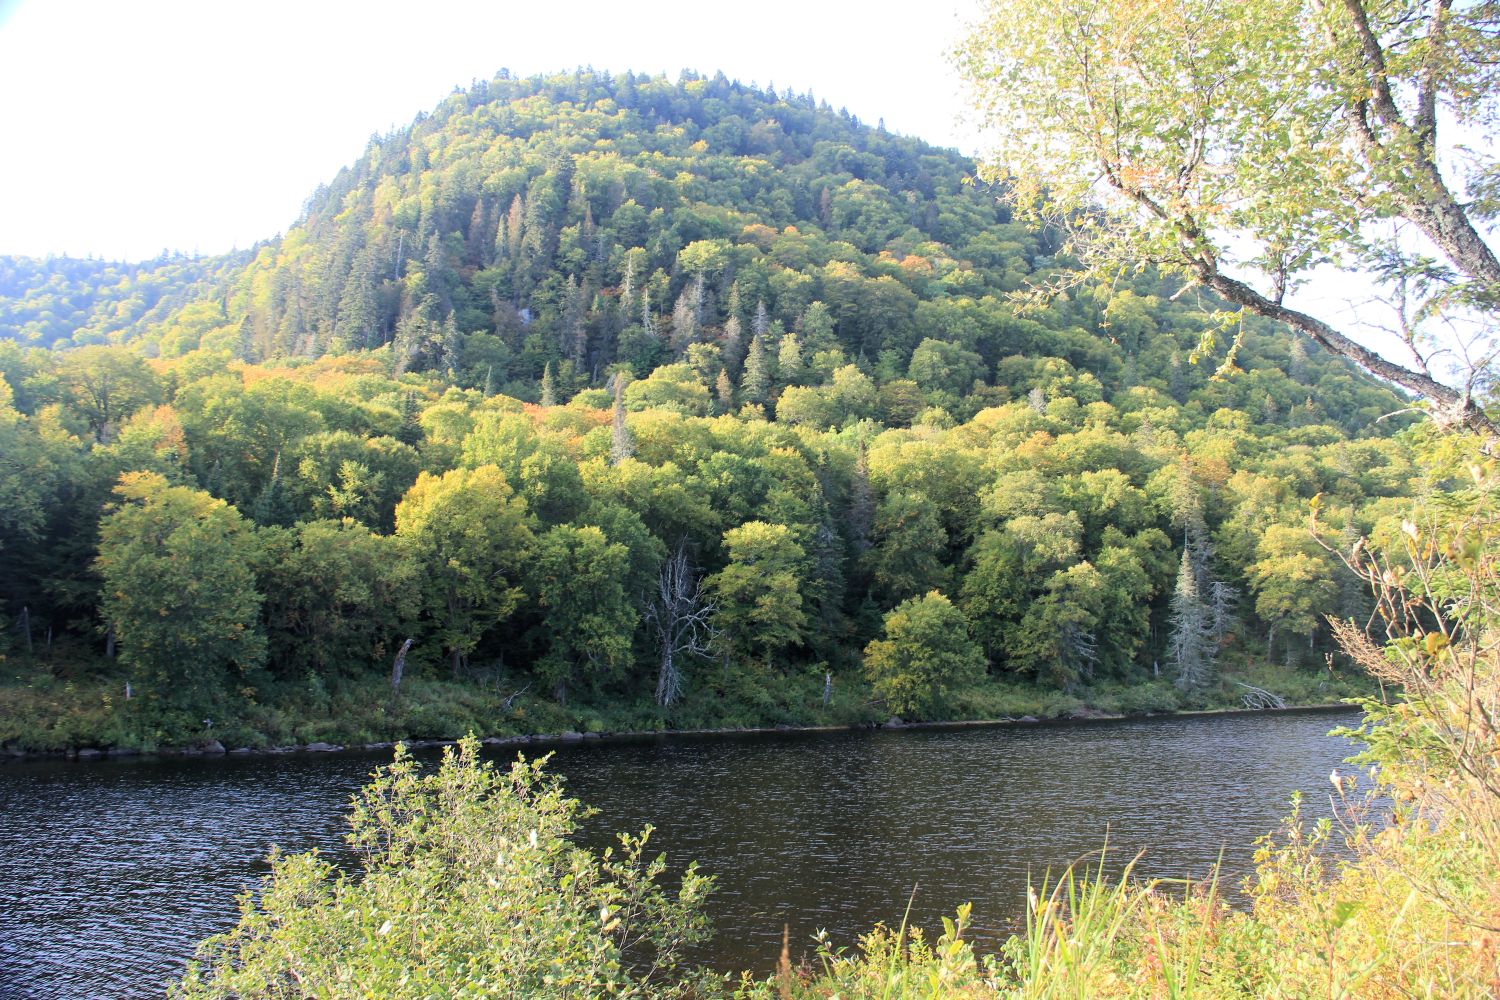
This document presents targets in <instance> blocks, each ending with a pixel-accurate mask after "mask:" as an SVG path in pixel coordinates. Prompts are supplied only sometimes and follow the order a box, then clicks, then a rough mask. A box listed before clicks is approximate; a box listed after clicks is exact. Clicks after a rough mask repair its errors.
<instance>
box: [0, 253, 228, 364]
mask: <svg viewBox="0 0 1500 1000" xmlns="http://www.w3.org/2000/svg"><path fill="white" fill-rule="evenodd" d="M248 260H249V255H248V254H243V253H241V254H229V255H226V256H223V257H184V256H181V255H177V254H168V253H163V254H162V255H161V256H160V257H158V258H156V259H155V260H149V261H146V262H144V263H140V264H120V263H113V262H110V261H101V260H79V259H76V258H70V257H49V258H37V257H5V256H0V339H9V340H15V341H19V342H20V343H23V344H34V345H36V346H38V347H59V348H60V347H77V346H81V345H84V344H104V343H109V342H111V341H118V340H122V339H132V338H133V337H134V336H135V333H136V331H138V330H140V329H141V328H142V327H145V326H150V325H156V324H160V323H161V322H162V321H163V320H164V319H166V318H167V317H168V316H171V315H173V314H174V313H177V312H178V311H179V310H182V309H183V307H184V306H186V305H188V304H189V303H193V302H196V301H198V300H200V299H203V298H209V297H212V295H213V290H214V287H215V283H216V281H220V280H222V279H223V278H224V277H226V276H227V275H228V274H230V273H232V272H233V271H234V270H235V269H236V268H239V267H243V266H244V264H245V263H246V261H248ZM198 311H199V312H201V311H202V307H201V306H200V307H199V310H198ZM215 314H216V315H218V314H220V313H215ZM187 315H191V313H188V314H187ZM183 319H184V320H185V319H186V316H184V318H183ZM180 322H181V320H180ZM160 339H161V337H160V335H158V337H157V340H158V341H159V340H160ZM167 341H168V345H167V346H168V350H177V348H176V347H175V345H174V343H173V341H172V339H171V338H170V337H169V338H167ZM184 349H185V348H184Z"/></svg>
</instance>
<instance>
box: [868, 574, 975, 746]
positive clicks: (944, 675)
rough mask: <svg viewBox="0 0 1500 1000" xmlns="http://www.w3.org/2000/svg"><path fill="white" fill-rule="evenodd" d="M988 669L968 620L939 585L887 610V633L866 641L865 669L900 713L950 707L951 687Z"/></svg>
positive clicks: (928, 714) (926, 715)
mask: <svg viewBox="0 0 1500 1000" xmlns="http://www.w3.org/2000/svg"><path fill="white" fill-rule="evenodd" d="M983 671H984V655H983V653H981V652H980V649H979V645H978V644H977V643H975V642H974V640H972V639H970V638H969V622H968V620H967V619H966V618H965V617H964V614H963V612H962V611H960V610H959V609H958V608H956V607H954V606H953V602H951V601H949V600H948V598H946V597H944V596H943V595H942V594H940V593H938V592H937V591H935V590H934V591H932V592H931V593H928V594H926V595H924V596H922V597H913V598H911V599H910V600H907V601H903V602H902V603H901V604H899V605H897V606H896V608H895V610H893V611H891V612H890V613H889V614H887V615H886V616H885V638H884V639H877V640H875V641H874V642H872V643H870V644H869V645H868V646H866V647H865V672H866V673H867V674H868V675H869V676H870V681H871V683H872V684H874V686H875V691H876V693H878V694H879V695H880V696H881V697H883V698H884V699H885V701H886V706H887V707H888V708H889V709H890V710H891V712H892V713H894V714H897V715H902V716H907V715H909V716H912V717H914V718H919V719H930V718H933V717H934V716H936V715H938V714H939V713H941V712H942V711H943V710H944V709H945V708H946V707H947V704H948V694H949V689H950V688H953V687H956V686H959V685H962V684H968V683H973V682H974V681H975V680H977V679H978V678H979V677H980V676H981V675H982V673H983Z"/></svg>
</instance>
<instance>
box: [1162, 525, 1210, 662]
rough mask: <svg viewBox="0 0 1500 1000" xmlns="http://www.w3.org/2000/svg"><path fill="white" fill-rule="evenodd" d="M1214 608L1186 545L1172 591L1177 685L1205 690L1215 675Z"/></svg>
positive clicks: (1173, 647)
mask: <svg viewBox="0 0 1500 1000" xmlns="http://www.w3.org/2000/svg"><path fill="white" fill-rule="evenodd" d="M1209 619H1210V612H1209V609H1208V608H1206V607H1205V606H1204V604H1203V601H1202V598H1201V596H1200V592H1199V590H1198V576H1197V573H1196V571H1195V569H1194V566H1193V559H1192V556H1191V554H1190V553H1189V552H1188V549H1187V548H1186V547H1184V548H1183V550H1182V561H1181V564H1180V565H1179V567H1178V571H1177V586H1176V588H1175V589H1174V590H1173V591H1172V605H1171V624H1172V635H1171V652H1170V660H1171V662H1172V664H1173V665H1174V666H1175V667H1176V668H1177V686H1178V687H1179V688H1180V689H1182V690H1183V691H1187V692H1194V691H1201V690H1202V689H1203V688H1205V687H1207V686H1208V684H1209V683H1210V682H1212V680H1213V678H1214V663H1213V650H1212V647H1211V645H1210V644H1211V641H1212V634H1211V623H1210V620H1209Z"/></svg>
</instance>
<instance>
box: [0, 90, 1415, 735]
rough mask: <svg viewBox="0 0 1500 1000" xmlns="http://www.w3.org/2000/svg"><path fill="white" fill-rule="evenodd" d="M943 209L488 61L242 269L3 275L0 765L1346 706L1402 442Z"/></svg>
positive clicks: (1350, 407)
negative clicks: (267, 749)
mask: <svg viewBox="0 0 1500 1000" xmlns="http://www.w3.org/2000/svg"><path fill="white" fill-rule="evenodd" d="M973 176H974V164H972V163H971V162H969V161H967V160H966V159H964V158H963V157H961V156H959V155H958V154H956V153H954V152H952V151H948V150H942V149H936V148H933V147H930V146H928V145H926V144H924V143H922V142H920V141H919V140H916V139H912V138H908V137H903V136H899V135H894V134H891V133H889V132H887V131H886V130H885V129H884V128H883V127H880V126H873V127H872V126H870V125H867V124H864V123H861V122H860V121H858V120H857V119H854V118H852V117H851V116H849V115H848V114H846V113H842V112H837V111H834V110H832V109H830V108H828V107H827V106H826V105H820V104H818V103H817V102H815V101H813V100H812V99H811V98H810V97H805V96H801V95H796V94H781V95H778V94H776V93H774V92H769V91H761V90H756V89H752V88H749V87H745V86H742V85H740V84H738V83H734V82H731V81H729V80H726V79H725V78H724V77H722V76H718V77H714V78H712V79H709V78H702V77H697V76H693V75H691V74H689V75H684V76H683V77H682V78H681V79H679V80H677V81H675V82H673V81H670V80H667V79H665V78H662V77H641V76H634V75H631V74H626V75H623V76H617V77H610V76H607V75H604V74H596V73H592V72H582V71H580V72H576V73H570V74H562V75H556V76H546V77H536V78H530V79H524V80H523V79H516V78H513V77H511V76H510V75H509V74H506V73H503V72H502V73H501V74H500V75H499V76H498V77H497V78H495V79H493V80H491V81H488V82H482V83H479V84H476V85H475V86H473V87H471V88H470V89H469V90H468V91H456V92H455V93H453V94H452V95H450V96H449V97H448V98H447V99H446V100H445V101H443V102H442V103H441V104H440V105H439V106H438V107H437V108H436V109H434V110H433V112H432V113H430V114H427V115H423V116H419V118H418V119H417V120H416V121H415V122H413V123H412V125H410V126H409V127H408V128H406V129H403V130H400V131H398V132H396V133H393V134H391V135H387V136H377V137H375V138H373V139H372V140H371V142H370V144H369V146H368V148H367V150H366V152H365V154H364V155H363V157H361V158H360V159H359V161H358V162H357V163H355V164H354V165H353V166H352V167H350V168H348V169H346V170H344V171H342V172H340V174H339V175H338V176H337V177H336V178H334V179H333V181H332V182H331V183H330V184H329V185H327V186H326V187H323V188H320V189H319V190H318V191H317V192H316V193H315V194H314V195H313V197H312V198H311V199H309V201H308V203H307V207H306V211H305V214H304V216H303V218H302V219H301V220H299V222H298V223H297V224H296V225H295V226H294V227H293V228H292V229H291V230H290V231H288V232H287V233H286V234H285V236H283V237H280V238H278V239H275V240H272V241H269V242H267V243H264V244H262V245H260V246H259V247H256V248H254V249H253V250H251V251H249V252H247V253H246V254H245V255H243V256H241V257H236V258H204V259H198V260H187V259H170V258H163V259H162V260H158V261H155V262H151V263H149V264H145V265H114V264H103V263H99V262H92V261H89V262H85V261H74V260H49V261H35V260H26V259H17V258H9V259H0V276H3V285H0V291H3V294H4V298H3V299H0V336H4V337H5V338H8V339H4V340H0V376H3V378H0V559H3V560H4V571H3V573H0V611H3V615H4V622H3V629H0V636H3V638H0V644H3V645H0V653H3V654H4V656H5V657H6V658H5V661H4V664H3V667H4V671H5V680H4V685H3V686H0V699H3V700H4V701H5V703H7V705H8V706H9V709H8V711H6V712H4V713H0V719H3V721H0V743H9V744H10V745H13V746H28V747H54V748H61V747H67V746H77V745H112V744H113V745H128V746H153V745H159V744H172V743H184V742H188V741H191V740H193V739H199V738H206V737H209V736H216V735H222V736H223V737H224V739H225V742H226V743H228V742H231V741H232V742H235V743H252V744H253V743H266V742H275V741H288V740H297V741H302V742H307V741H310V740H314V739H337V740H347V739H358V738H367V739H379V738H389V737H392V736H400V735H418V736H452V735H457V734H459V733H461V732H463V731H464V730H466V729H476V730H479V731H482V732H498V731H503V730H522V731H525V730H528V729H530V730H535V729H538V728H548V727H551V728H553V729H562V728H579V729H594V730H598V729H605V728H626V727H631V728H662V727H667V726H690V725H723V724H741V725H743V724H773V723H783V722H808V721H858V720H874V719H883V718H886V717H888V716H890V715H892V714H899V715H904V716H905V717H907V718H943V717H955V716H960V715H967V716H977V715H998V714H1006V713H1014V714H1021V713H1023V712H1036V713H1038V714H1040V713H1042V712H1051V713H1061V712H1068V711H1078V710H1081V709H1083V708H1084V707H1085V706H1094V707H1098V708H1104V709H1107V710H1114V711H1148V710H1169V709H1174V708H1180V707H1188V706H1203V705H1211V704H1224V703H1233V702H1238V701H1239V699H1240V697H1241V695H1243V694H1244V691H1245V689H1244V687H1243V686H1242V685H1243V684H1245V683H1249V684H1253V685H1255V686H1257V687H1259V688H1265V689H1269V690H1270V691H1271V693H1273V694H1275V693H1280V694H1282V695H1285V696H1287V697H1290V698H1293V699H1296V700H1303V701H1308V700H1330V699H1331V698H1332V697H1334V696H1335V695H1336V694H1337V693H1339V692H1341V691H1342V690H1343V687H1342V685H1343V684H1344V683H1345V681H1344V680H1343V679H1341V678H1340V677H1339V676H1338V674H1339V669H1340V662H1339V660H1338V659H1337V658H1333V659H1330V658H1329V656H1328V655H1327V654H1328V653H1330V652H1331V651H1332V649H1333V648H1334V647H1333V644H1332V643H1331V641H1330V637H1329V636H1328V635H1327V626H1326V624H1324V623H1323V618H1322V616H1323V615H1324V614H1326V613H1333V614H1336V615H1339V616H1342V617H1350V616H1354V617H1358V616H1361V615H1365V614H1367V613H1368V611H1369V600H1370V598H1369V597H1368V595H1367V590H1366V588H1364V587H1363V586H1362V585H1361V583H1360V581H1358V580H1357V579H1356V578H1355V577H1354V576H1353V574H1351V573H1349V572H1347V570H1345V569H1344V567H1343V566H1342V565H1341V564H1340V562H1339V560H1338V558H1337V557H1336V556H1335V555H1334V554H1333V553H1332V552H1330V551H1329V549H1327V548H1325V547H1324V545H1323V544H1320V539H1319V537H1317V536H1315V535H1314V534H1313V533H1312V532H1310V531H1309V530H1308V520H1309V513H1310V509H1311V508H1315V509H1316V511H1317V516H1318V519H1319V524H1320V527H1321V531H1322V532H1323V538H1324V539H1325V540H1327V541H1328V542H1329V543H1330V544H1332V545H1334V546H1337V545H1338V544H1339V543H1340V541H1341V540H1342V541H1343V542H1345V543H1349V542H1352V541H1353V540H1354V539H1356V538H1358V537H1360V536H1362V535H1371V536H1373V537H1380V536H1381V535H1382V534H1385V535H1390V534H1391V533H1392V532H1394V531H1396V530H1399V529H1398V528H1396V527H1394V525H1397V524H1399V511H1400V510H1401V509H1402V507H1403V506H1404V503H1405V501H1404V500H1403V499H1402V498H1405V497H1407V496H1409V495H1411V494H1412V492H1413V490H1414V489H1415V488H1416V485H1417V480H1418V479H1419V478H1420V474H1419V472H1418V471H1417V467H1416V466H1415V464H1414V463H1413V459H1412V448H1413V444H1414V438H1415V437H1416V436H1417V435H1419V434H1420V433H1422V432H1421V431H1419V430H1412V429H1405V428H1407V427H1408V421H1407V420H1406V418H1404V417H1402V416H1400V415H1399V414H1400V412H1401V411H1403V410H1404V409H1405V407H1406V406H1407V402H1406V401H1405V400H1404V399H1403V398H1402V397H1399V396H1397V395H1396V394H1394V393H1393V392H1392V391H1390V390H1389V389H1388V388H1386V387H1384V386H1382V385H1381V384H1379V383H1377V382H1375V381H1374V380H1372V379H1370V378H1369V377H1367V376H1364V375H1362V374H1360V373H1359V372H1358V371H1357V370H1355V369H1354V368H1352V367H1351V366H1350V365H1349V364H1348V363H1346V362H1344V361H1342V360H1340V359H1337V358H1334V357H1332V356H1330V355H1328V354H1326V353H1324V352H1323V351H1321V350H1320V349H1318V348H1317V347H1316V346H1314V345H1313V344H1312V343H1311V342H1310V341H1307V340H1305V339H1300V336H1299V335H1293V334H1292V333H1291V332H1289V331H1287V330H1285V329H1283V328H1279V327H1277V326H1275V325H1273V324H1271V323H1269V322H1266V321H1264V320H1261V319H1258V318H1255V317H1250V316H1242V315H1239V314H1232V315H1226V313H1225V312H1224V311H1223V309H1222V304H1221V303H1219V302H1218V301H1217V300H1214V299H1212V298H1209V297H1206V296H1205V295H1203V294H1202V293H1201V292H1199V291H1197V290H1193V289H1188V290H1186V291H1185V290H1184V289H1183V287H1182V285H1181V284H1180V282H1178V281H1176V280H1175V279H1173V280H1167V279H1163V278H1161V277H1158V276H1156V275H1154V274H1153V273H1152V272H1151V271H1149V270H1143V271H1139V272H1132V273H1124V274H1120V275H1119V276H1118V277H1117V278H1116V280H1113V281H1111V282H1109V283H1100V284H1091V285H1088V286H1085V287H1081V288H1077V289H1074V290H1073V291H1072V292H1070V293H1069V294H1068V295H1067V296H1065V297H1062V298H1061V299H1059V300H1057V301H1054V302H1052V303H1051V304H1049V305H1048V306H1047V307H1046V308H1044V309H1039V310H1026V309H1023V308H1022V307H1021V306H1020V305H1019V304H1018V303H1017V302H1016V301H1015V300H1014V298H1013V296H1012V293H1015V292H1017V291H1018V290H1020V289H1022V288H1023V287H1024V286H1025V285H1026V284H1027V283H1029V282H1041V281H1045V280H1046V279H1047V278H1048V277H1049V276H1051V275H1055V274H1058V273H1060V272H1063V271H1066V270H1067V269H1068V268H1070V267H1071V266H1072V265H1071V263H1070V260H1069V258H1068V257H1067V256H1066V255H1065V254H1064V253H1063V252H1062V250H1063V248H1062V247H1061V246H1059V245H1057V244H1056V243H1055V242H1053V241H1052V239H1051V238H1049V235H1048V234H1047V233H1046V232H1039V231H1033V230H1029V229H1027V228H1025V227H1024V226H1022V225H1020V224H1018V223H1015V222H1012V221H1011V220H1010V216H1009V214H1008V212H1007V210H1006V208H1005V207H1004V206H1003V204H1002V203H1001V202H1000V200H999V199H998V198H997V192H996V191H994V190H992V189H989V188H987V187H986V186H985V185H984V184H979V183H975V182H974V181H973V180H972V178H973ZM1216 335H1217V338H1218V340H1219V341H1220V342H1232V344H1233V346H1232V347H1231V348H1229V349H1228V350H1229V351H1230V352H1231V354H1230V356H1226V355H1225V351H1224V349H1220V350H1219V351H1218V352H1217V353H1216V354H1215V352H1213V351H1212V350H1210V351H1208V352H1207V353H1208V354H1209V355H1211V356H1203V355H1204V353H1205V352H1204V345H1205V343H1212V342H1213V341H1214V339H1215V336H1216ZM1392 414H1397V415H1396V416H1391V415H1392ZM398 654H399V656H398ZM393 661H398V662H399V663H400V666H399V667H396V668H395V669H393ZM215 720H217V721H215Z"/></svg>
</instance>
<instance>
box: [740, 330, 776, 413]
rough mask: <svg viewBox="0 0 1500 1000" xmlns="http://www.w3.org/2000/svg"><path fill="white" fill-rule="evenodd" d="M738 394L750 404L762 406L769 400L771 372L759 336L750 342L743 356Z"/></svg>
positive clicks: (764, 344)
mask: <svg viewBox="0 0 1500 1000" xmlns="http://www.w3.org/2000/svg"><path fill="white" fill-rule="evenodd" d="M740 394H741V395H742V396H744V397H745V400H746V401H747V402H750V403H757V404H763V403H765V402H766V401H767V400H768V399H770V398H771V371H770V364H769V361H768V359H767V358H766V342H765V340H764V338H762V337H761V335H760V334H758V333H757V334H756V335H755V337H754V339H752V340H751V341H750V352H749V353H748V354H747V355H745V370H744V372H743V373H742V374H741V376H740Z"/></svg>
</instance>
